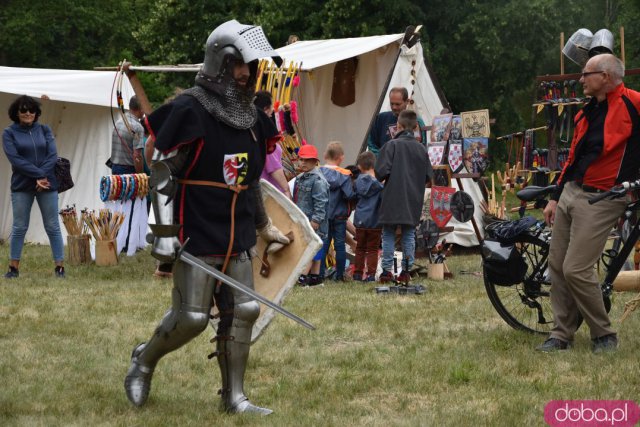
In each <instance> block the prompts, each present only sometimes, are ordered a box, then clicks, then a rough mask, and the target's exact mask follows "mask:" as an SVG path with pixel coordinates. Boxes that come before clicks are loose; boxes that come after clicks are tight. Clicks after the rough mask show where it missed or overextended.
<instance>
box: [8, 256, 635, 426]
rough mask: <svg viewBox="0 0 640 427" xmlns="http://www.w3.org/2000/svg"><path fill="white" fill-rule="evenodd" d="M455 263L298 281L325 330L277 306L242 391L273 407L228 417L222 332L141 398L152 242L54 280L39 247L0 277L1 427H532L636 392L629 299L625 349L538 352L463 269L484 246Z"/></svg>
mask: <svg viewBox="0 0 640 427" xmlns="http://www.w3.org/2000/svg"><path fill="white" fill-rule="evenodd" d="M7 257H8V247H7V245H6V244H5V245H2V246H0V259H5V260H6V259H7ZM448 265H449V268H450V269H451V270H452V271H453V273H454V274H455V277H454V278H453V279H452V280H446V281H444V282H429V281H427V280H426V279H425V280H424V281H422V283H424V284H426V286H427V288H428V291H427V292H426V293H425V294H423V295H419V296H397V295H395V296H393V295H377V294H375V292H374V291H373V286H374V285H363V284H359V283H344V284H337V283H331V282H328V283H327V284H326V286H325V287H324V288H319V289H303V288H296V289H294V290H293V291H292V292H291V293H290V294H289V296H288V297H287V299H286V301H285V303H284V306H285V307H286V308H287V309H288V310H291V311H292V312H294V313H296V314H297V315H299V316H302V317H303V318H305V319H306V320H308V321H310V322H311V323H313V324H315V325H316V326H317V330H316V331H308V330H306V329H304V328H302V327H300V326H298V325H297V324H295V323H294V322H292V321H290V320H289V319H286V318H284V317H282V316H276V318H275V320H274V321H273V322H272V324H271V325H270V326H269V327H268V329H267V330H266V332H265V334H264V335H263V337H262V338H261V339H260V340H259V341H258V342H257V343H256V344H255V345H254V348H253V350H252V353H251V358H250V366H249V369H248V373H247V381H246V386H247V387H246V391H247V393H248V395H249V396H250V398H251V399H252V400H253V401H254V402H255V403H256V404H259V405H263V406H266V407H269V408H272V409H273V410H274V411H275V413H274V414H273V415H271V416H269V417H266V418H257V417H254V416H247V415H240V416H230V415H226V414H223V413H221V412H220V410H219V403H218V402H219V397H218V396H217V395H216V391H217V390H218V388H219V386H220V378H219V372H218V369H217V364H216V362H215V361H210V360H208V359H207V357H206V356H207V354H209V353H210V352H212V351H213V345H212V344H210V343H209V339H210V338H211V336H212V335H213V333H212V330H211V329H208V330H207V331H206V332H205V333H203V334H202V335H200V336H199V337H197V338H196V339H195V340H193V341H192V342H191V343H189V344H188V345H186V346H185V347H183V348H181V349H179V350H177V351H175V352H174V353H171V354H169V355H168V356H166V357H165V358H164V359H163V360H162V361H161V362H160V364H159V366H158V368H157V370H156V374H155V376H154V380H153V385H152V390H151V396H150V398H149V401H148V403H147V405H146V406H144V407H143V408H140V409H137V408H134V407H132V406H131V405H130V404H129V402H128V401H127V399H126V397H125V394H124V391H123V379H124V375H125V373H126V370H127V368H128V365H129V357H130V352H131V349H132V347H133V346H134V345H135V344H136V343H138V342H140V341H143V340H146V339H148V337H149V336H150V334H151V333H152V332H153V330H154V328H155V326H156V324H157V322H158V321H159V319H160V318H161V316H162V315H163V313H164V311H165V310H166V308H167V307H168V304H169V300H170V292H171V284H170V282H168V281H166V280H158V279H154V278H152V276H151V273H152V271H153V269H154V262H153V259H152V258H151V257H150V256H149V255H148V254H147V253H145V252H142V253H139V254H138V255H137V256H135V257H123V258H122V259H121V263H120V265H119V266H117V267H96V266H83V267H68V269H67V278H66V279H64V280H60V279H54V277H53V263H52V262H51V261H50V251H49V248H48V247H47V246H33V245H28V246H26V247H25V252H24V257H23V262H22V264H21V271H20V278H19V279H17V280H12V281H8V280H5V279H0V325H2V327H1V328H0V382H1V384H2V386H1V387H0V425H2V426H68V425H73V426H89V425H91V426H102V425H104V426H111V425H114V426H185V425H274V426H307V425H310V426H311V425H313V426H316V425H318V426H350V425H373V426H378V425H379V426H383V425H384V426H388V425H394V426H395V425H399V426H405V425H406V426H418V425H424V426H433V425H438V426H472V425H473V426H476V425H486V426H503V425H504V426H520V425H527V426H529V425H544V418H543V417H544V407H545V405H546V404H547V402H549V401H550V400H552V399H631V400H637V399H638V390H640V375H639V372H638V355H637V354H636V350H637V349H638V348H639V347H640V346H639V343H640V336H639V335H638V333H637V331H638V327H639V326H640V313H633V314H632V315H631V317H630V318H629V319H628V320H627V321H626V322H625V323H624V324H623V325H620V323H619V321H618V319H619V318H620V315H621V313H622V309H623V307H624V302H625V301H627V300H628V299H630V298H631V297H632V295H619V296H617V297H616V299H615V300H614V306H613V311H612V318H613V319H614V326H615V328H616V329H617V330H618V331H619V337H620V343H621V346H620V350H619V351H618V352H617V353H614V354H606V355H593V354H592V353H591V351H590V345H589V344H590V342H589V336H588V333H587V331H586V330H585V329H584V328H583V329H581V330H580V331H579V334H578V336H577V338H576V343H575V348H574V349H573V350H571V351H569V352H565V353H562V354H541V353H538V352H535V351H534V347H535V346H536V345H538V344H539V343H541V342H542V340H543V339H544V337H542V336H534V335H528V334H525V333H521V332H517V331H515V330H512V329H511V328H509V327H508V326H507V325H506V323H504V322H503V321H502V320H501V319H500V318H499V317H498V315H497V314H496V312H495V311H494V310H493V308H492V307H491V305H490V303H489V300H488V298H487V297H486V294H485V290H484V286H483V283H482V280H481V278H479V277H477V276H474V275H466V274H464V275H463V274H460V273H459V272H460V271H462V270H465V271H471V272H473V271H480V269H481V266H480V257H479V255H473V254H467V255H458V256H454V257H451V258H449V260H448ZM3 268H4V267H3Z"/></svg>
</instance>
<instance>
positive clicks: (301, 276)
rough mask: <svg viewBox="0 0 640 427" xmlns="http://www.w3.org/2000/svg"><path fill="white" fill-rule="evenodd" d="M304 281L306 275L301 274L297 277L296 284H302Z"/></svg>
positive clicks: (305, 281) (305, 280)
mask: <svg viewBox="0 0 640 427" xmlns="http://www.w3.org/2000/svg"><path fill="white" fill-rule="evenodd" d="M305 283H307V275H306V274H301V275H300V277H298V284H299V285H301V286H304V285H305Z"/></svg>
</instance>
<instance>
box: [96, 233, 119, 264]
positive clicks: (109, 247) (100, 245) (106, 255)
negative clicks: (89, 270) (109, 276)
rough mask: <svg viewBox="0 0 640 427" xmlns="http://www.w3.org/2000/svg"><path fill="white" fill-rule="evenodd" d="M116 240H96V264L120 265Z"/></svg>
mask: <svg viewBox="0 0 640 427" xmlns="http://www.w3.org/2000/svg"><path fill="white" fill-rule="evenodd" d="M117 246H118V245H117V244H116V241H115V239H114V240H96V265H100V266H103V267H108V266H110V265H118V250H117Z"/></svg>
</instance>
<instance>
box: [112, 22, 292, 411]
mask: <svg viewBox="0 0 640 427" xmlns="http://www.w3.org/2000/svg"><path fill="white" fill-rule="evenodd" d="M267 56H271V57H272V58H273V59H274V61H276V62H281V60H280V58H279V56H278V55H277V53H276V52H275V51H274V50H273V49H272V48H271V46H270V45H269V42H268V41H267V39H266V37H265V36H264V33H263V32H262V29H261V28H260V27H256V26H252V25H242V24H240V23H238V22H237V21H235V20H233V21H229V22H226V23H224V24H222V25H220V26H219V27H218V28H216V29H215V30H214V31H213V32H212V33H211V35H210V36H209V39H208V40H207V45H206V51H205V58H204V63H203V66H202V68H201V69H200V71H199V72H198V74H197V76H196V84H195V86H194V87H192V88H189V89H187V90H185V91H184V92H182V93H181V94H180V95H179V96H178V97H176V99H174V100H173V101H172V102H170V103H168V104H165V105H163V106H162V107H160V108H158V109H157V110H156V111H154V112H153V113H152V114H151V115H150V116H149V118H148V120H147V124H148V128H149V130H150V132H151V134H152V135H153V137H154V140H155V149H156V156H155V157H154V161H153V163H152V165H151V180H150V184H151V186H152V191H153V195H154V198H153V207H154V214H155V219H156V224H153V225H152V226H151V227H152V231H153V233H154V243H153V247H152V249H151V254H152V255H153V256H154V257H156V258H157V259H158V260H160V261H161V262H175V266H174V268H173V283H174V289H173V294H172V295H173V296H172V298H173V300H172V305H171V308H170V309H169V310H168V311H167V313H166V314H165V316H164V317H163V319H162V320H161V321H160V324H159V325H158V327H157V329H156V331H155V333H154V334H153V335H152V336H151V338H150V339H149V340H148V341H147V342H145V343H142V344H139V345H138V346H137V347H135V348H134V350H133V354H132V356H131V366H130V368H129V371H128V372H127V376H126V378H125V385H124V386H125V391H126V394H127V398H128V399H129V400H130V401H131V403H133V404H134V405H136V406H141V405H144V404H145V402H146V400H147V398H148V395H149V391H150V388H151V378H152V375H153V372H154V369H155V367H156V365H157V364H158V362H159V361H160V359H161V358H162V357H163V356H164V355H166V354H167V353H169V352H171V351H174V350H176V349H178V348H180V347H181V346H183V345H184V344H186V343H187V342H189V341H190V340H191V339H193V338H195V337H196V336H198V335H199V334H200V333H201V332H202V331H204V330H205V329H206V327H207V324H208V323H209V318H210V312H211V308H212V304H213V303H214V301H215V305H216V307H217V309H218V313H219V317H220V321H219V323H218V330H217V335H216V338H215V341H216V352H215V353H213V354H214V355H215V356H217V358H218V364H219V366H220V373H221V378H222V388H221V389H220V395H221V396H222V402H223V405H224V408H225V409H226V410H227V411H228V412H232V413H236V412H253V413H258V414H262V415H266V414H269V413H271V410H269V409H266V408H261V407H259V406H256V405H254V404H252V403H251V402H250V401H249V399H248V398H247V396H246V395H245V394H244V389H243V388H244V387H243V385H244V374H245V370H246V367H247V360H248V357H249V347H250V344H251V335H252V328H253V324H254V323H255V321H256V319H257V317H258V315H259V313H260V306H259V305H258V303H257V302H256V301H255V300H254V299H253V298H251V297H249V296H248V295H246V294H245V293H242V292H240V291H238V290H235V289H232V288H230V287H229V286H227V285H224V284H223V285H220V284H216V281H215V280H214V279H213V278H211V277H209V276H208V275H206V274H204V273H203V272H201V271H199V270H198V269H197V268H195V267H192V266H190V265H188V264H186V263H184V262H182V261H181V260H176V259H175V258H176V249H177V248H179V247H181V246H182V245H186V250H187V251H188V252H189V253H191V255H194V256H197V257H199V258H200V260H201V261H203V262H205V263H207V264H209V265H211V266H213V267H215V268H217V269H219V270H222V271H223V272H226V274H228V275H229V276H230V277H232V278H234V279H236V280H238V281H239V282H241V283H243V284H244V285H246V286H248V287H253V268H252V263H251V256H252V254H251V252H252V251H251V248H252V247H253V246H254V245H255V244H256V234H258V235H260V236H261V238H262V239H264V240H265V241H266V242H273V241H277V242H279V243H280V244H287V243H289V240H288V239H287V238H286V237H285V236H284V235H282V233H281V232H280V231H279V230H277V229H276V228H275V227H274V226H273V225H272V223H271V220H270V219H269V218H268V217H267V216H266V211H265V208H264V204H263V202H262V194H261V192H260V185H259V178H260V173H261V171H262V168H263V166H264V158H265V155H266V153H267V152H268V151H269V146H271V147H273V146H274V144H275V140H276V139H278V138H279V135H278V132H277V129H276V128H275V125H274V124H273V122H272V121H271V120H270V119H269V118H268V117H267V115H266V114H264V112H263V111H261V110H260V111H258V109H256V107H255V106H254V105H253V92H254V87H255V84H256V76H257V68H258V59H259V58H263V57H267ZM185 365H186V364H185Z"/></svg>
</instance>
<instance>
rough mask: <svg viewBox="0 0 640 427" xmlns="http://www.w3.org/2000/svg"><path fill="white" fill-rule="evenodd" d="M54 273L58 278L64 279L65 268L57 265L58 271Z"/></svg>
mask: <svg viewBox="0 0 640 427" xmlns="http://www.w3.org/2000/svg"><path fill="white" fill-rule="evenodd" d="M54 273H55V275H56V277H57V278H59V279H64V267H61V266H59V265H56V269H55V270H54Z"/></svg>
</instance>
